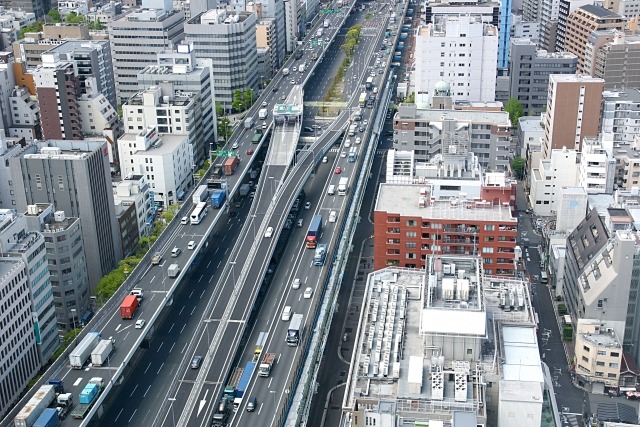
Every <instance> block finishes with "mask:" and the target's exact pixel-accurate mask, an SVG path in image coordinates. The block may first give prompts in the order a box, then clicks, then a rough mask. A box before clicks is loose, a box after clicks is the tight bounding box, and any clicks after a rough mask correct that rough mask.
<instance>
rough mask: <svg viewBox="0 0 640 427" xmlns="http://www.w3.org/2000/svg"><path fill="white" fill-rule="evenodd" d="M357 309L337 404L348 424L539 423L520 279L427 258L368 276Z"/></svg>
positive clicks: (476, 263) (537, 367)
mask: <svg viewBox="0 0 640 427" xmlns="http://www.w3.org/2000/svg"><path fill="white" fill-rule="evenodd" d="M415 295H417V296H418V297H416V298H413V297H412V296H415ZM420 295H422V296H423V297H420ZM361 307H362V312H361V313H360V319H361V323H360V324H359V325H358V329H357V331H356V334H355V344H354V349H355V350H354V352H353V356H352V359H351V363H350V366H351V369H350V371H349V374H348V376H347V384H346V390H345V394H344V400H343V402H342V409H343V411H344V412H346V413H347V414H348V415H349V417H350V419H351V424H352V425H353V426H354V427H365V426H389V425H398V424H402V422H403V420H407V419H411V423H413V424H416V425H419V424H423V425H429V426H442V425H445V423H446V422H443V420H448V421H449V420H450V422H451V425H455V426H459V425H465V426H475V425H493V426H513V425H514V423H513V421H515V420H513V418H514V417H513V416H512V415H511V414H513V413H518V414H520V415H521V417H520V418H519V419H518V425H520V426H527V427H529V426H532V427H533V426H539V425H540V423H541V418H542V407H543V401H547V402H546V404H548V390H547V389H546V387H545V384H544V383H545V378H544V374H543V371H542V367H541V360H540V355H539V350H538V342H537V339H536V330H535V322H534V320H533V309H532V307H531V298H530V296H529V292H528V290H527V286H526V285H525V284H524V283H522V282H521V281H518V280H513V279H507V278H498V277H495V276H488V275H486V271H484V272H483V268H482V266H481V260H480V259H478V258H475V257H464V256H457V257H456V256H446V255H442V256H437V257H435V256H433V257H429V262H428V265H427V268H426V270H423V269H420V270H418V269H416V270H411V269H402V268H395V267H388V268H384V269H381V270H377V271H374V272H373V273H371V274H369V276H368V277H367V279H366V288H365V295H364V301H363V303H362V305H361ZM512 307H513V310H512ZM363 390H366V391H363Z"/></svg>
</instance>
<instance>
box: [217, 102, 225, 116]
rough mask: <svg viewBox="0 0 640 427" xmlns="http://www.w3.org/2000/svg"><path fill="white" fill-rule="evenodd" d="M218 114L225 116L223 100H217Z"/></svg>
mask: <svg viewBox="0 0 640 427" xmlns="http://www.w3.org/2000/svg"><path fill="white" fill-rule="evenodd" d="M216 116H218V117H222V116H224V107H223V106H222V102H220V101H216Z"/></svg>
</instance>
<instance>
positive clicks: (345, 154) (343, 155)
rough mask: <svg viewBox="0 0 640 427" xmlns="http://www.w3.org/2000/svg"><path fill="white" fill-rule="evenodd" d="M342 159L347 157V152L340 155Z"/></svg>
mask: <svg viewBox="0 0 640 427" xmlns="http://www.w3.org/2000/svg"><path fill="white" fill-rule="evenodd" d="M340 157H342V158H343V159H344V158H345V157H347V152H346V151H343V152H342V153H340Z"/></svg>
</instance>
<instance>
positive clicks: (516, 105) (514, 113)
mask: <svg viewBox="0 0 640 427" xmlns="http://www.w3.org/2000/svg"><path fill="white" fill-rule="evenodd" d="M504 110H505V111H506V112H507V113H509V120H510V121H511V127H513V128H517V127H518V119H519V118H520V117H522V116H524V108H523V107H522V104H520V102H518V100H517V99H516V98H511V99H510V100H509V102H507V105H506V106H505V107H504Z"/></svg>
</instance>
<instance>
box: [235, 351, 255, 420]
mask: <svg viewBox="0 0 640 427" xmlns="http://www.w3.org/2000/svg"><path fill="white" fill-rule="evenodd" d="M255 368H256V364H255V362H247V364H246V365H245V367H244V371H243V372H242V376H241V377H240V381H238V385H237V386H236V397H235V398H234V399H233V410H234V411H237V410H238V408H239V407H240V405H242V399H243V398H244V392H245V391H246V390H247V387H249V381H251V376H252V375H253V370H254V369H255Z"/></svg>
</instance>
